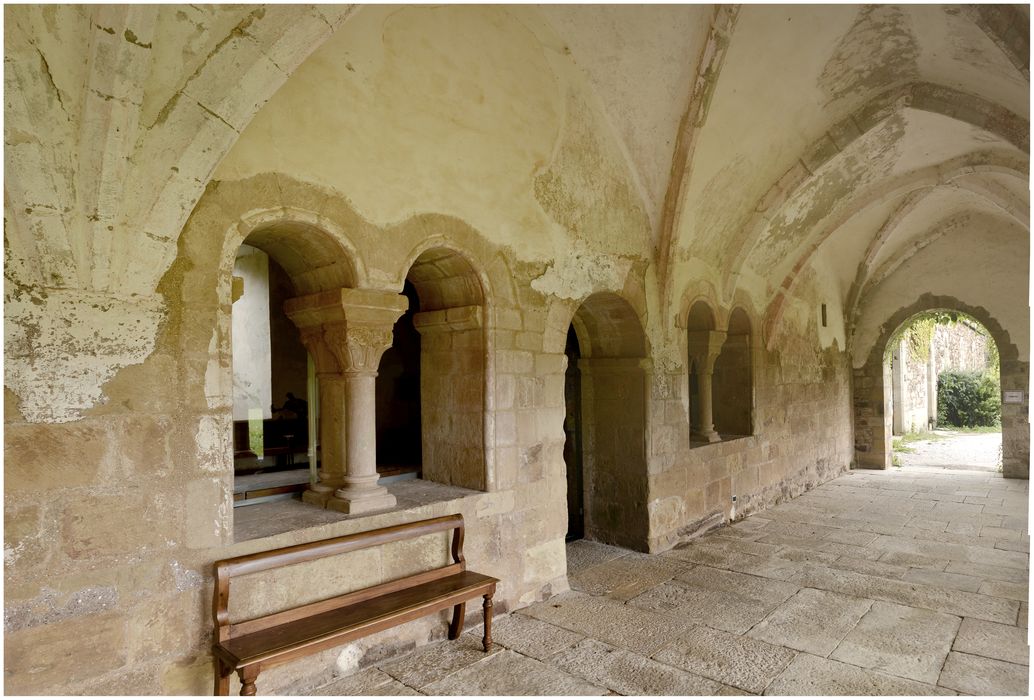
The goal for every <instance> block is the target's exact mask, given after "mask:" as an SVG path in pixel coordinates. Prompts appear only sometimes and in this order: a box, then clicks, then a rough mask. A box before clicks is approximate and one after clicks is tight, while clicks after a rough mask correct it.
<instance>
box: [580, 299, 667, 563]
mask: <svg viewBox="0 0 1034 700" xmlns="http://www.w3.org/2000/svg"><path fill="white" fill-rule="evenodd" d="M570 327H571V329H572V335H573V336H574V337H576V338H577V343H576V344H577V348H575V352H576V354H575V355H574V356H573V357H571V356H569V358H570V359H569V366H568V372H569V375H570V374H571V373H576V379H577V381H576V386H577V392H576V395H573V396H572V395H570V392H569V395H568V396H567V401H568V408H569V411H568V414H569V415H570V414H571V410H570V409H571V406H572V403H575V404H577V409H578V410H577V411H576V413H577V415H579V416H580V421H579V422H580V425H578V426H576V428H575V429H576V430H577V435H578V437H579V438H580V446H581V447H580V456H581V460H580V464H571V463H568V469H567V473H568V484H569V488H570V487H571V486H570V485H571V484H572V482H573V481H576V480H574V479H573V478H572V477H573V476H574V474H575V470H578V474H579V475H580V476H581V477H582V478H581V483H582V488H583V491H582V496H583V503H584V521H583V524H584V534H585V536H586V537H588V538H590V539H594V540H598V541H601V542H607V543H609V544H615V545H620V546H624V547H631V548H634V549H638V550H641V551H648V549H649V542H648V538H649V512H648V509H647V498H648V478H647V444H648V441H647V415H648V402H649V373H650V365H649V362H648V360H647V342H646V334H645V332H644V330H643V326H642V323H641V321H640V318H639V315H638V314H637V313H636V311H635V309H634V308H633V307H632V305H631V304H630V303H629V302H628V301H627V300H626V299H624V298H623V297H622V296H620V295H618V294H615V293H613V292H597V293H595V294H592V295H590V296H589V297H587V298H586V299H585V300H583V301H582V303H581V304H579V305H578V307H577V309H576V310H575V312H574V316H573V317H572V319H571V326H570ZM572 360H573V361H572ZM572 365H573V366H572ZM568 386H571V384H570V383H569V384H568ZM565 458H568V459H569V458H570V457H569V455H568V454H567V453H566V451H565Z"/></svg>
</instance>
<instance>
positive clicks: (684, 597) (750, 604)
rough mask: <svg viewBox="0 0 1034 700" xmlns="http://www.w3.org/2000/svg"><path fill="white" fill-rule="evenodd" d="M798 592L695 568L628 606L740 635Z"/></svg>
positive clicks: (772, 582) (790, 587) (748, 577)
mask: <svg viewBox="0 0 1034 700" xmlns="http://www.w3.org/2000/svg"><path fill="white" fill-rule="evenodd" d="M797 589H798V586H797V585H795V584H792V583H786V582H783V581H776V580H771V579H766V578H761V577H758V576H751V575H749V574H742V573H738V572H733V571H723V570H720V569H713V568H710V567H706V566H698V567H696V568H695V569H692V570H690V571H687V572H684V573H682V574H679V576H678V577H676V579H675V580H674V581H672V582H670V583H668V584H665V585H663V586H658V587H657V588H655V589H652V590H650V591H647V592H646V593H644V594H643V595H641V596H639V597H637V598H634V599H632V600H631V601H629V605H631V606H635V607H637V608H640V609H643V610H652V611H655V612H663V611H669V614H671V615H674V616H677V617H679V618H682V619H685V620H687V621H690V622H693V623H701V624H708V625H710V626H711V627H715V628H716V629H722V630H725V631H727V632H736V633H740V634H742V633H743V632H746V631H747V630H748V629H750V628H751V627H753V626H754V625H755V624H756V623H757V622H758V621H760V620H761V619H763V618H764V617H765V616H766V615H768V614H769V613H770V612H771V611H772V610H774V609H775V608H776V606H778V605H779V604H780V603H782V602H783V601H785V600H786V599H787V598H789V597H790V596H792V595H793V594H794V593H796V592H797Z"/></svg>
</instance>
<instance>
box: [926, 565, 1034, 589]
mask: <svg viewBox="0 0 1034 700" xmlns="http://www.w3.org/2000/svg"><path fill="white" fill-rule="evenodd" d="M945 572H946V573H949V574H965V575H967V576H974V577H976V578H983V579H991V580H994V581H1008V582H1009V583H1022V584H1024V585H1026V583H1027V572H1026V571H1024V570H1023V569H1012V568H1009V567H1008V566H984V565H983V564H974V563H972V562H968V561H953V562H952V563H950V564H948V568H947V569H945Z"/></svg>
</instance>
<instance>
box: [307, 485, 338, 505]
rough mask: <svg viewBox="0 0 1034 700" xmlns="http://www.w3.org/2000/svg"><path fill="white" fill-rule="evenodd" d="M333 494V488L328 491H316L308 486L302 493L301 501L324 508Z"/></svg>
mask: <svg viewBox="0 0 1034 700" xmlns="http://www.w3.org/2000/svg"><path fill="white" fill-rule="evenodd" d="M333 496H334V491H333V489H331V490H329V491H317V490H314V489H311V488H309V489H306V490H305V491H304V492H303V493H302V502H303V503H311V504H312V505H314V506H319V507H320V508H326V507H327V501H329V500H330V499H331V498H332V497H333Z"/></svg>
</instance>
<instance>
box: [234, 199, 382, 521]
mask: <svg viewBox="0 0 1034 700" xmlns="http://www.w3.org/2000/svg"><path fill="white" fill-rule="evenodd" d="M328 223H329V222H321V221H320V217H319V216H317V215H315V214H313V213H312V212H309V211H305V210H302V209H297V208H292V207H274V208H260V209H253V210H251V211H249V212H247V213H246V214H244V215H243V216H242V217H241V218H240V219H239V220H238V221H237V223H236V224H235V225H233V226H231V227H229V229H228V231H227V235H226V236H225V240H224V249H223V256H222V259H221V261H220V269H219V282H218V287H219V295H220V297H221V299H222V301H223V302H224V304H221V305H220V308H221V309H222V308H225V309H228V310H229V309H232V307H233V304H234V302H235V301H236V300H237V295H238V294H239V293H240V290H237V289H234V288H233V270H234V265H235V260H236V258H237V253H238V251H239V250H240V249H241V247H242V246H243V245H246V246H249V247H252V248H257V249H258V250H261V251H262V252H263V253H265V254H266V255H267V256H268V258H269V260H270V261H271V263H275V265H272V264H271V265H270V266H269V276H270V277H269V278H270V280H272V279H273V277H274V274H273V273H274V270H275V269H276V270H282V271H283V273H286V276H287V277H288V279H289V283H290V288H291V289H290V294H289V295H288V299H290V300H291V301H287V300H284V302H283V303H284V306H283V307H278V308H273V307H272V306H271V307H270V308H269V312H268V316H269V319H270V321H269V323H270V328H269V331H270V333H269V352H270V354H271V356H280V357H283V356H284V353H285V352H286V354H287V355H290V356H295V362H294V364H295V365H298V363H299V362H300V363H301V364H300V369H297V368H296V371H295V372H294V374H298V373H299V372H304V373H305V375H306V376H307V378H306V379H305V380H304V383H302V380H301V379H299V380H298V381H297V382H295V383H301V388H304V392H305V393H304V394H302V393H301V392H299V390H298V388H295V389H294V391H295V392H298V393H297V396H298V397H304V400H305V401H306V402H307V404H308V414H307V415H304V416H297V417H296V419H295V421H294V422H295V423H296V424H295V425H292V426H291V430H290V432H291V434H292V435H296V436H297V437H292V438H288V439H287V443H285V444H286V447H287V449H288V451H289V459H288V463H291V462H293V457H294V453H295V452H297V451H300V450H305V451H307V452H309V455H310V459H315V458H316V457H315V455H316V454H317V453H316V452H315V450H314V449H313V447H314V446H315V440H313V439H311V438H314V437H315V436H316V435H317V434H318V435H319V445H320V451H319V453H318V454H320V455H321V465H320V471H319V474H320V481H321V482H324V483H326V484H332V485H333V486H338V485H340V484H339V483H338V482H340V481H341V480H342V478H343V477H342V474H343V472H344V468H345V465H344V462H343V458H339V457H340V455H342V454H343V449H342V446H343V444H344V441H345V439H346V437H345V435H344V434H343V430H342V426H341V424H340V422H339V421H336V420H334V419H333V418H331V416H336V415H338V414H339V412H340V407H339V406H336V405H335V406H332V405H331V404H332V403H333V402H334V398H333V397H332V396H331V393H330V391H329V388H328V387H320V388H318V387H317V381H316V376H323V373H324V372H326V370H327V367H328V366H331V365H334V366H336V364H337V362H336V360H334V359H332V358H331V356H330V355H331V354H330V353H328V352H321V351H320V350H318V349H317V348H323V349H326V347H327V346H326V344H323V343H318V344H313V343H312V342H311V341H310V340H309V339H308V336H307V333H309V331H307V330H303V329H302V328H301V327H300V326H299V325H298V322H299V321H298V318H296V317H294V316H291V318H290V319H288V318H287V316H285V313H284V311H285V308H286V306H288V305H290V304H293V303H294V302H295V301H296V300H298V299H299V298H303V297H304V298H313V297H316V296H319V295H327V294H329V295H335V294H337V295H340V294H341V292H342V290H351V289H354V288H355V287H356V286H357V285H358V283H359V281H360V279H361V278H362V277H365V275H364V274H362V273H364V272H365V271H363V270H362V265H361V261H360V259H359V257H358V255H357V254H356V251H355V249H354V247H353V246H352V245H351V243H350V242H349V241H348V240H347V238H345V236H344V235H343V234H342V233H341V232H340V231H334V232H331V231H330V230H328V229H330V228H333V227H332V226H328V225H327V224H328ZM321 224H322V225H321ZM271 289H272V285H271ZM270 301H271V302H272V301H273V300H272V295H271V298H270ZM339 301H340V300H339ZM229 316H230V323H229V324H227V325H229V327H230V333H229V338H227V339H226V342H225V343H224V344H223V347H224V348H225V350H226V353H227V355H228V357H227V359H228V362H226V363H225V365H226V366H228V367H229V368H232V369H231V370H230V371H231V372H233V373H234V374H236V371H237V369H236V364H235V362H234V354H235V349H234V342H233V336H234V333H236V332H239V331H240V328H239V327H238V328H236V329H235V326H238V325H239V324H238V323H237V321H236V320H235V317H234V314H233V312H232V311H230V313H229ZM219 325H220V326H222V325H223V324H219ZM278 346H279V347H281V348H286V351H283V352H277V347H278ZM305 353H308V357H307V356H306V354H305ZM299 358H305V359H299ZM310 360H311V361H315V363H316V367H315V374H314V373H313V369H312V368H307V367H306V364H307V363H309V362H310ZM286 366H290V365H285V367H286ZM270 371H271V372H272V376H271V381H272V383H273V384H276V383H277V382H276V377H277V372H276V370H275V368H273V367H272V365H270ZM285 374H290V372H287V371H286V370H285ZM324 379H326V381H331V380H330V379H329V378H327V377H324V378H323V379H320V384H322V383H323V381H324ZM231 383H232V384H233V385H234V386H236V383H237V382H236V379H234V380H233V381H232V382H231ZM234 393H236V391H235V390H234ZM279 394H280V392H273V395H272V396H271V399H272V401H271V402H273V403H275V402H277V400H278V399H279V400H281V401H282V400H283V397H282V396H280V395H279ZM234 403H236V398H235V399H234ZM262 409H263V411H264V410H265V407H264V406H262ZM234 411H235V413H236V409H234ZM269 417H270V418H272V417H273V416H269ZM239 419H240V417H239V416H236V415H235V416H234V430H233V434H234V438H233V441H232V444H233V446H234V450H235V454H236V450H237V448H238V447H239V446H240V445H239V443H240V439H239V436H238V433H239V432H240V431H239V429H238V428H239V426H238V421H239ZM263 423H264V428H271V427H272V426H275V425H279V423H277V422H273V423H268V424H266V423H265V421H263ZM281 427H282V426H281ZM264 432H266V431H264ZM273 432H275V431H273ZM285 432H286V431H285ZM269 437H270V436H269V435H268V434H267V435H265V436H264V437H263V439H262V442H263V443H264V444H267V443H269ZM278 441H282V440H279V438H278V437H277V436H273V442H278ZM295 443H297V444H295ZM234 471H235V474H236V471H237V469H236V467H235V470H234ZM300 481H301V482H302V483H301V484H300V486H301V487H304V484H307V483H308V482H309V480H308V479H304V478H303V479H300ZM315 488H322V485H321V486H319V487H315ZM326 488H327V489H328V490H333V489H331V488H330V486H327V487H326ZM237 490H239V489H237ZM309 496H310V494H306V499H309ZM324 500H325V499H324ZM321 505H325V502H323V501H321Z"/></svg>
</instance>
